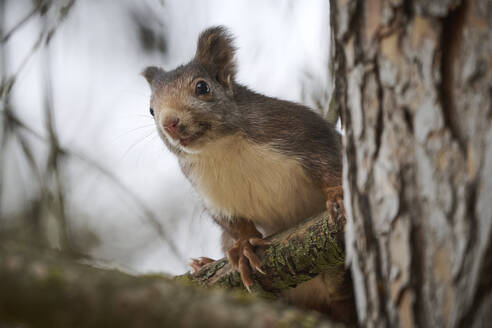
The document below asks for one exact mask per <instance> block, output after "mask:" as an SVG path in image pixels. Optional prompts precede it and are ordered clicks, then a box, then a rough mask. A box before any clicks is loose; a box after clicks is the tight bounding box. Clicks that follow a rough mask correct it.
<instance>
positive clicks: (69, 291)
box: [0, 243, 339, 328]
mask: <svg viewBox="0 0 492 328" xmlns="http://www.w3.org/2000/svg"><path fill="white" fill-rule="evenodd" d="M0 291H1V292H0V322H2V323H3V324H11V325H12V326H22V327H120V328H125V327H149V328H151V327H196V326H199V327H214V328H218V327H336V326H339V325H337V324H333V323H332V322H330V321H328V320H326V319H325V318H323V316H322V315H321V314H318V313H315V312H303V311H300V310H297V309H294V308H291V307H288V306H286V305H285V304H282V303H280V302H267V301H264V300H261V299H258V298H256V297H254V296H252V295H247V294H244V293H230V292H225V291H220V290H213V291H211V290H205V289H203V288H200V287H196V286H186V285H185V284H182V283H180V282H179V281H176V280H174V279H172V278H167V277H164V276H161V275H153V276H132V275H128V274H125V273H122V272H119V271H114V270H107V269H99V268H94V267H91V266H88V265H82V264H79V263H76V261H74V260H73V259H70V258H63V257H62V256H61V254H59V253H58V252H46V251H44V252H43V251H39V250H33V249H30V248H26V247H20V246H19V245H18V244H5V243H4V244H3V245H2V246H0Z"/></svg>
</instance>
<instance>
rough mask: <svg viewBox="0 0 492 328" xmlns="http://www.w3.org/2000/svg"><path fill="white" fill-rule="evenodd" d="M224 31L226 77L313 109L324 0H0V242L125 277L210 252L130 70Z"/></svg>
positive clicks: (194, 199) (321, 57)
mask: <svg viewBox="0 0 492 328" xmlns="http://www.w3.org/2000/svg"><path fill="white" fill-rule="evenodd" d="M217 24H221V25H225V26H227V27H228V28H229V29H230V30H231V32H232V33H233V34H234V35H235V36H236V45H237V46H238V48H239V49H238V52H237V60H238V63H239V65H238V66H239V73H238V77H237V78H238V81H239V82H241V83H243V84H246V85H248V86H249V87H250V88H252V89H254V90H256V91H259V92H261V93H264V94H266V95H269V96H275V97H280V98H284V99H288V100H292V101H297V102H301V103H304V104H307V105H309V106H311V107H312V108H313V109H315V110H318V111H320V112H321V113H322V114H326V112H327V110H328V103H329V95H330V94H331V82H330V79H329V62H328V58H329V45H330V37H329V35H330V33H329V7H328V1H325V0H304V1H295V0H269V1H264V0H236V1H227V0H208V1H206V2H203V1H198V0H145V1H131V0H120V1H111V0H104V1H103V0H75V1H74V0H52V1H49V0H44V1H43V0H0V41H1V43H0V79H1V84H0V242H1V240H2V239H4V238H16V239H21V240H23V241H26V242H29V243H31V244H33V245H36V246H39V247H49V248H57V249H62V250H65V251H67V252H71V253H72V254H75V255H77V256H81V257H87V258H90V259H91V261H98V262H99V263H101V265H105V266H112V267H118V268H121V269H124V270H127V271H129V272H136V273H141V272H157V271H158V272H167V273H170V274H179V273H183V272H184V271H187V270H188V266H187V263H188V261H189V258H191V257H199V256H208V257H212V258H220V257H222V256H223V254H222V252H221V251H220V249H219V229H218V227H216V226H215V224H214V223H213V221H212V220H211V219H210V218H209V216H208V214H207V212H206V210H205V209H204V207H203V206H202V204H201V201H200V198H199V196H198V195H197V194H196V193H195V192H194V191H193V189H192V187H191V185H190V184H189V183H188V181H187V180H186V179H185V178H184V176H183V175H182V173H181V171H180V169H179V167H178V164H177V161H176V159H175V158H174V156H173V155H172V154H171V153H170V152H169V151H167V149H166V148H165V146H164V144H163V143H162V142H161V140H160V139H159V137H158V135H157V132H156V130H155V127H154V124H153V120H152V119H151V116H150V114H149V111H148V107H149V106H148V102H149V95H150V90H149V88H148V86H147V83H146V82H145V80H144V79H143V78H142V77H141V76H140V75H139V73H140V72H141V71H142V70H143V68H145V67H146V66H148V65H158V66H162V67H163V68H165V69H172V68H174V67H175V66H177V65H179V64H181V63H185V62H187V61H189V60H190V59H191V58H192V57H193V56H194V52H195V45H196V40H197V37H198V34H199V33H200V31H202V30H203V29H204V28H206V27H208V26H210V25H217Z"/></svg>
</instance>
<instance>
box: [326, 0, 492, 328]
mask: <svg viewBox="0 0 492 328" xmlns="http://www.w3.org/2000/svg"><path fill="white" fill-rule="evenodd" d="M331 8H332V10H333V12H332V26H333V29H334V33H335V45H336V48H335V67H336V68H337V69H336V71H337V77H336V80H335V82H336V85H335V88H336V93H337V94H338V97H337V100H338V104H339V106H341V111H342V113H343V117H344V128H345V135H344V146H345V147H344V148H345V154H344V193H345V202H346V210H347V219H348V223H347V234H346V237H347V239H346V248H347V259H348V261H349V262H350V263H351V268H352V273H353V280H354V287H355V293H356V300H357V307H358V314H359V319H360V320H361V322H362V324H363V325H364V326H367V327H375V326H377V327H384V326H391V327H396V326H404V327H412V326H419V327H460V326H461V327H463V326H465V327H472V326H474V327H480V326H483V325H485V324H486V323H488V324H490V322H492V311H490V309H492V274H491V272H492V260H491V257H490V254H491V252H492V201H491V195H492V129H491V125H492V101H491V98H492V33H490V31H491V28H492V2H491V1H487V0H470V1H455V0H442V1H423V0H421V1H409V0H406V1H403V0H394V1H390V0H371V1H363V0H359V1H349V0H332V1H331Z"/></svg>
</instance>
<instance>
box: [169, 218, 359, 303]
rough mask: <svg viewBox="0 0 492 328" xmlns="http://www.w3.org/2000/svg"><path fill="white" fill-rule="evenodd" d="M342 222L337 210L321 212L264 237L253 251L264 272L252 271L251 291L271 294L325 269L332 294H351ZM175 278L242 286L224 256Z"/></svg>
mask: <svg viewBox="0 0 492 328" xmlns="http://www.w3.org/2000/svg"><path fill="white" fill-rule="evenodd" d="M344 222H345V218H344V217H343V215H342V214H341V213H340V211H338V212H337V214H336V218H333V216H332V215H331V214H329V213H328V212H323V213H321V214H320V215H318V216H316V217H314V218H312V219H309V220H308V221H306V222H304V223H302V224H300V225H299V226H296V227H294V228H291V229H289V230H287V231H284V232H282V233H279V234H277V235H274V236H272V237H270V238H268V239H269V240H271V241H272V243H273V244H272V246H269V247H267V248H264V249H259V250H257V252H256V253H257V255H258V257H259V258H260V260H261V263H262V266H261V267H262V270H263V271H265V272H266V275H262V274H260V273H258V272H255V273H254V277H253V278H254V280H255V284H254V285H253V287H252V291H253V292H254V293H256V294H259V295H261V296H263V297H266V298H275V297H276V296H277V295H278V294H279V293H280V292H281V291H282V290H285V289H287V288H291V287H295V286H297V285H298V284H300V283H302V282H305V281H307V280H309V279H311V278H313V277H315V276H317V275H318V274H320V273H329V277H330V279H331V280H332V285H333V286H334V287H335V288H334V289H335V290H336V291H337V293H336V294H335V295H334V297H336V298H337V299H338V298H340V299H344V298H348V297H351V296H352V295H351V288H350V286H351V283H350V276H349V275H348V274H346V269H345V264H344V260H345V256H344V255H345V254H344V251H343V224H344ZM178 278H179V279H180V280H184V281H188V282H193V283H197V284H198V285H200V286H206V287H213V286H219V287H223V288H227V289H238V290H245V288H244V286H243V284H242V282H241V278H240V276H239V273H237V272H236V271H235V270H234V269H233V268H232V267H231V265H230V264H229V262H228V261H227V259H225V258H223V259H221V260H218V261H215V262H213V263H209V264H207V265H205V266H204V267H203V268H202V269H201V270H200V271H198V272H197V273H195V274H192V273H187V274H185V275H182V276H179V277H178Z"/></svg>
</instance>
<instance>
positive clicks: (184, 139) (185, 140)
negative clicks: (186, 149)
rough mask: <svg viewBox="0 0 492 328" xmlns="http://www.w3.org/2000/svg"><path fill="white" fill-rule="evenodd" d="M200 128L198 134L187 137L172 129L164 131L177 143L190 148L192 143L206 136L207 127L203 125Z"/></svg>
mask: <svg viewBox="0 0 492 328" xmlns="http://www.w3.org/2000/svg"><path fill="white" fill-rule="evenodd" d="M200 127H201V129H200V130H199V131H198V132H196V133H193V134H191V135H189V136H186V137H185V136H181V135H179V134H178V133H177V132H176V131H173V130H172V129H168V128H164V129H165V130H166V132H167V134H168V135H169V136H170V137H171V138H172V139H174V140H175V141H178V142H179V144H180V145H182V146H189V145H190V144H191V143H192V142H194V141H195V140H197V139H198V138H200V137H201V136H203V135H204V134H205V131H206V130H207V127H206V126H202V125H201V126H200Z"/></svg>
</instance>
